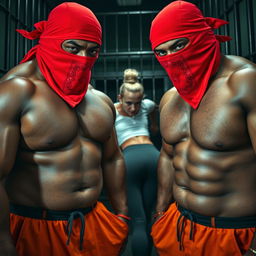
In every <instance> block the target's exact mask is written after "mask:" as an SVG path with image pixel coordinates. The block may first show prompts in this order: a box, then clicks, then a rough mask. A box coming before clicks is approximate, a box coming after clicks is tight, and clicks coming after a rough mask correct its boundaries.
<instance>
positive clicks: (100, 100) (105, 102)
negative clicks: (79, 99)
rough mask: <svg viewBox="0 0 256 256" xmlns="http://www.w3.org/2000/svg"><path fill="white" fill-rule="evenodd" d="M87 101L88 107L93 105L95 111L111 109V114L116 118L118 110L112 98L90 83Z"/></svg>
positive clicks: (86, 96)
mask: <svg viewBox="0 0 256 256" xmlns="http://www.w3.org/2000/svg"><path fill="white" fill-rule="evenodd" d="M85 102H86V108H88V107H89V108H90V106H91V107H93V108H94V110H95V111H100V110H102V111H104V110H109V112H110V113H111V116H113V117H114V118H115V115H116V111H115V107H114V103H113V102H112V100H111V99H110V98H109V97H108V96H107V95H106V94H105V93H103V92H101V91H99V90H96V89H95V88H94V87H93V86H92V85H89V87H88V91H87V93H86V95H85ZM82 107H83V106H82ZM102 111H101V112H102Z"/></svg>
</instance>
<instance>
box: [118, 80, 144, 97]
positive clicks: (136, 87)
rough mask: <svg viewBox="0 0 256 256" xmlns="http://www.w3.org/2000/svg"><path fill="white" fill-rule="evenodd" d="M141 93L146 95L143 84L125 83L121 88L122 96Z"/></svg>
mask: <svg viewBox="0 0 256 256" xmlns="http://www.w3.org/2000/svg"><path fill="white" fill-rule="evenodd" d="M125 90H126V91H129V92H140V93H141V94H142V95H143V94H144V87H143V85H142V84H141V83H133V84H132V83H123V84H122V85H121V87H120V95H121V96H123V95H124V92H125Z"/></svg>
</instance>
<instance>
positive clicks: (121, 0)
mask: <svg viewBox="0 0 256 256" xmlns="http://www.w3.org/2000/svg"><path fill="white" fill-rule="evenodd" d="M141 2H142V0H117V4H118V5H120V6H132V5H141Z"/></svg>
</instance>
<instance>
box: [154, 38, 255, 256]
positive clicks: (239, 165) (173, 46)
mask: <svg viewBox="0 0 256 256" xmlns="http://www.w3.org/2000/svg"><path fill="white" fill-rule="evenodd" d="M188 44H189V42H188V40H186V39H185V40H184V38H180V39H175V40H171V41H168V42H165V43H164V44H161V45H159V46H158V47H156V49H155V52H156V54H158V55H161V56H164V55H167V54H172V53H174V52H177V51H179V50H181V49H183V48H184V47H186V46H187V45H188ZM255 81H256V67H255V64H254V63H252V62H250V61H248V60H246V59H244V58H242V57H238V56H222V63H221V66H220V68H219V70H218V72H217V74H216V75H215V76H214V77H212V79H211V80H210V82H209V86H208V89H207V91H206V93H205V95H204V97H203V99H202V101H201V103H200V105H199V107H198V108H197V109H196V110H194V109H192V108H191V107H190V106H189V105H188V104H187V103H186V102H185V101H184V100H183V99H182V98H181V97H180V96H179V94H178V92H177V91H176V89H175V88H173V89H171V90H169V91H168V92H167V93H166V94H165V95H164V96H163V98H162V100H161V103H160V125H161V128H160V129H161V134H162V137H163V140H164V143H163V147H162V150H161V155H160V161H159V168H158V200H157V206H156V210H157V211H161V212H162V211H165V210H166V209H167V208H168V206H169V204H170V202H173V200H175V201H176V202H177V203H178V204H179V205H181V206H183V207H184V208H187V209H190V210H192V211H194V212H197V213H199V214H202V215H206V216H220V217H242V216H255V215H256V200H255V198H256V184H255V180H256V154H255V153H256V101H255V99H256V84H255ZM159 216H160V217H161V214H160V215H159ZM251 247H252V248H256V241H255V238H254V240H253V242H252V244H251ZM245 255H253V254H252V253H251V252H250V251H248V252H247V253H246V254H245Z"/></svg>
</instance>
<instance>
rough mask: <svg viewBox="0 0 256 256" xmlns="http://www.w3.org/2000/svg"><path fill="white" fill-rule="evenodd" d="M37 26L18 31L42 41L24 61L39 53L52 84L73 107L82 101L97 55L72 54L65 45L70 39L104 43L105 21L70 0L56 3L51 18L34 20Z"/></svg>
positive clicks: (42, 68) (45, 72) (40, 62)
mask: <svg viewBox="0 0 256 256" xmlns="http://www.w3.org/2000/svg"><path fill="white" fill-rule="evenodd" d="M34 27H35V28H36V29H35V30H33V31H31V32H28V31H25V30H20V29H17V31H18V32H19V33H20V34H22V35H23V36H24V37H26V38H28V39H37V38H39V42H38V44H37V45H36V46H34V47H33V48H32V49H31V50H30V51H29V52H28V53H27V54H26V55H25V57H24V59H23V60H22V61H21V63H23V62H26V61H29V60H31V59H33V58H34V57H36V59H37V63H38V66H39V69H40V71H41V72H42V74H43V76H44V77H45V79H46V81H47V83H48V84H49V86H50V87H51V88H52V89H53V90H54V91H55V92H56V93H57V94H58V95H59V96H60V97H61V98H62V99H63V100H65V101H66V102H67V103H68V104H69V105H70V106H71V107H75V106H76V105H77V104H79V103H80V102H81V100H82V99H83V98H84V95H85V94H86V91H87V89H88V84H89V82H90V78H91V69H92V67H93V65H94V63H95V61H96V59H97V57H85V56H78V55H75V54H71V53H68V52H66V51H65V50H63V49H62V46H61V45H62V43H63V41H65V40H68V39H80V40H87V41H91V42H95V43H97V44H99V45H101V36H102V30H101V25H100V23H99V21H98V20H97V18H96V17H95V15H94V14H93V13H92V11H91V10H90V9H88V8H86V7H85V6H82V5H80V4H77V3H73V2H66V3H62V4H60V5H58V6H57V7H55V8H54V9H53V10H52V11H51V12H50V14H49V17H48V20H47V21H40V22H38V23H36V24H34Z"/></svg>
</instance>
